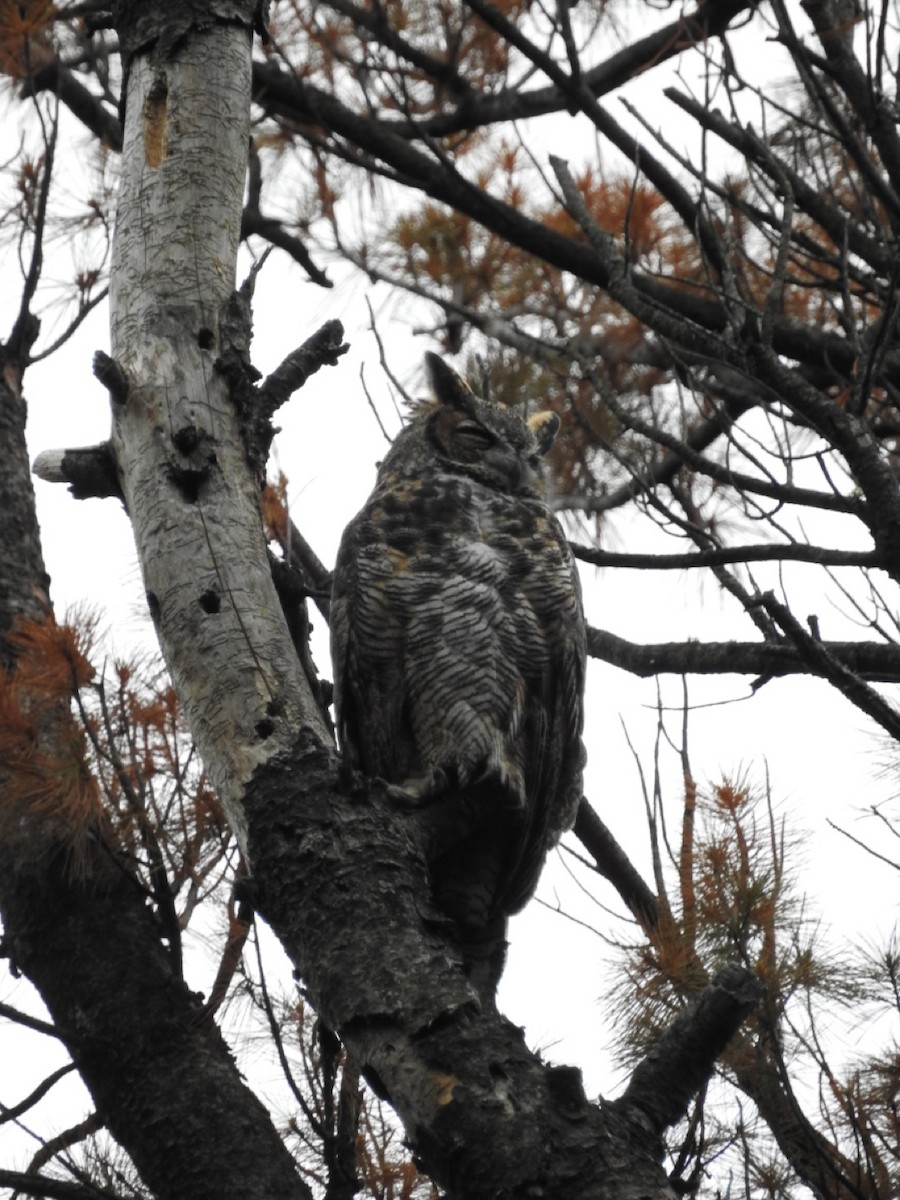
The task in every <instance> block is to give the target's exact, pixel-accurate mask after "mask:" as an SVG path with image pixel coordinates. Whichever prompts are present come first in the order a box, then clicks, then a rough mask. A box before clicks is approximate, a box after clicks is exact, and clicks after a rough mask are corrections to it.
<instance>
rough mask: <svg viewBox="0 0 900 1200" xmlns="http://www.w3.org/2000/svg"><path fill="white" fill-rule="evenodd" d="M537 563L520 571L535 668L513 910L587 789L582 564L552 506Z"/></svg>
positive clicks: (540, 531)
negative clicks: (574, 555) (524, 572)
mask: <svg viewBox="0 0 900 1200" xmlns="http://www.w3.org/2000/svg"><path fill="white" fill-rule="evenodd" d="M530 553H531V557H532V560H533V564H534V565H533V569H532V570H531V571H530V572H529V573H528V574H527V575H526V576H525V577H524V578H523V580H522V584H521V597H520V599H519V605H520V608H521V610H522V611H523V612H524V613H525V614H527V618H528V619H527V620H523V621H522V629H523V635H522V636H523V652H522V658H521V661H522V663H523V670H524V671H525V672H526V673H529V672H530V674H529V675H528V676H527V678H528V688H527V696H528V699H527V704H526V710H525V714H524V722H523V726H524V727H523V729H522V731H521V735H520V737H519V740H518V744H519V746H520V747H521V749H522V753H523V754H524V755H525V761H524V762H523V772H524V775H525V778H526V780H527V800H526V806H525V811H524V813H523V814H522V821H521V824H520V826H519V829H518V831H517V836H516V839H515V844H514V846H512V847H510V859H509V870H508V875H507V879H506V882H505V885H504V894H503V897H502V903H503V905H504V907H505V908H506V910H507V911H508V912H516V911H517V910H518V909H520V908H521V907H522V906H523V905H524V904H525V903H526V902H527V900H528V899H529V898H530V896H531V894H532V892H533V891H534V888H535V886H536V884H537V880H538V876H539V875H540V872H541V868H542V866H543V863H544V859H545V857H546V855H547V852H548V850H550V849H551V848H552V847H553V846H554V845H555V844H556V843H557V841H558V840H559V838H560V836H561V835H562V833H564V832H565V830H567V829H569V828H570V827H571V825H572V824H573V822H574V820H575V815H576V812H577V809H578V804H579V801H580V800H581V794H582V769H583V767H584V761H585V753H584V746H583V744H582V740H581V733H582V727H583V720H584V718H583V696H584V676H585V662H586V653H587V648H586V633H585V624H584V615H583V609H582V601H581V587H580V583H579V579H578V573H577V568H576V566H575V562H574V559H573V558H572V554H571V551H570V550H569V547H568V544H567V542H566V539H565V535H564V533H563V530H562V528H561V527H560V525H559V523H558V522H557V521H556V519H555V517H553V516H552V515H551V514H550V513H546V514H545V516H544V517H542V518H541V519H540V520H539V521H538V523H537V526H536V528H535V530H534V536H533V537H532V539H531V541H530Z"/></svg>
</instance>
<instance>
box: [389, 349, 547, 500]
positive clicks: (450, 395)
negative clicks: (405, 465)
mask: <svg viewBox="0 0 900 1200" xmlns="http://www.w3.org/2000/svg"><path fill="white" fill-rule="evenodd" d="M425 363H426V366H427V367H428V373H429V375H430V377H431V386H432V390H433V392H434V403H433V404H430V405H427V406H426V407H424V408H423V409H422V410H421V411H420V413H419V414H417V416H416V417H415V419H414V420H413V422H412V423H411V425H410V426H408V428H407V431H404V432H405V433H406V432H410V433H412V431H413V430H414V429H415V430H416V432H419V431H420V432H421V434H422V435H423V437H424V440H425V443H426V446H427V447H428V450H429V452H430V455H431V456H432V457H433V458H434V459H435V460H436V462H437V463H438V464H440V465H442V466H443V467H444V468H445V469H448V468H449V469H451V470H456V471H458V472H459V473H460V474H464V475H468V476H469V477H470V478H473V479H477V480H478V481H479V482H480V483H484V484H486V485H487V486H488V487H492V488H496V489H497V490H498V491H502V492H510V493H512V494H514V495H518V496H532V497H540V496H542V495H543V494H544V463H543V459H544V455H545V454H546V453H547V451H548V450H549V449H550V447H551V446H552V445H553V443H554V441H555V440H556V435H557V432H558V431H559V425H560V421H559V417H558V416H557V415H556V413H553V412H539V413H535V414H534V415H533V416H531V417H529V418H527V419H526V418H525V417H524V416H523V415H522V413H521V412H520V411H517V410H516V409H515V408H512V407H507V406H506V405H502V404H493V403H491V402H490V401H488V400H482V399H480V398H479V397H478V396H476V395H475V393H474V392H473V391H472V389H471V388H470V387H469V386H468V384H467V383H466V382H465V381H464V380H463V379H461V378H460V376H459V375H457V373H456V372H455V371H454V370H453V368H452V367H450V366H448V365H447V363H445V362H444V360H443V359H442V358H439V357H438V356H437V355H436V354H426V355H425ZM403 436H404V435H403V434H401V438H402V437H403ZM399 440H400V439H398V441H399Z"/></svg>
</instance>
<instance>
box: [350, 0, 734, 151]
mask: <svg viewBox="0 0 900 1200" xmlns="http://www.w3.org/2000/svg"><path fill="white" fill-rule="evenodd" d="M755 6H756V0H721V2H717V0H707V2H706V3H702V4H698V6H697V8H696V9H695V10H694V11H693V12H690V13H686V14H685V15H684V16H682V17H680V18H679V19H678V20H677V21H672V22H670V23H669V24H668V25H664V26H663V27H662V28H661V29H658V30H656V31H655V32H653V33H650V34H647V36H646V37H643V38H639V39H638V40H637V41H635V42H632V43H631V45H630V46H625V47H624V48H623V49H622V50H619V51H617V52H616V53H615V54H613V55H610V57H609V58H607V59H605V60H604V61H603V62H602V63H598V64H597V66H595V67H592V68H591V69H590V70H589V71H585V72H583V73H582V75H581V80H582V82H583V83H584V85H585V87H587V88H588V89H589V91H590V92H591V94H592V95H593V96H595V97H599V96H603V95H606V94H607V93H609V92H612V91H615V89H616V88H618V87H621V86H622V84H624V83H626V82H627V81H628V80H629V79H633V78H634V77H635V76H636V75H640V74H642V73H643V72H644V71H646V70H649V69H651V68H652V67H654V66H656V65H657V64H658V63H661V62H666V61H667V60H668V59H670V58H673V57H675V56H676V55H679V54H683V53H684V52H685V51H687V50H690V49H692V48H693V47H695V46H697V45H699V44H701V43H702V42H704V41H706V40H708V39H710V38H714V37H717V36H719V35H720V34H722V33H724V32H725V31H726V30H727V29H728V28H729V26H730V25H731V24H732V23H733V22H734V20H735V19H736V18H737V17H740V16H741V14H742V13H746V12H748V11H749V10H751V9H752V8H754V7H755ZM329 7H330V8H334V9H335V10H336V11H338V12H340V13H342V14H344V15H345V16H349V17H350V18H351V19H352V20H353V21H354V23H356V24H357V25H360V26H362V27H363V28H365V29H367V30H370V31H373V32H374V31H375V26H376V24H377V19H378V18H377V16H375V15H373V14H372V13H370V12H369V11H368V10H360V9H359V8H358V7H357V6H356V5H352V4H348V3H346V2H344V0H341V2H340V3H338V2H335V0H331V2H330V3H329ZM378 36H379V38H380V39H381V37H382V35H381V34H380V32H379V33H378ZM385 44H388V45H389V44H390V43H388V42H387V41H386V39H385ZM392 48H394V49H395V50H396V52H397V53H398V54H400V55H401V56H402V57H404V58H406V59H407V61H409V62H411V63H413V65H414V66H417V67H419V68H421V69H423V70H425V71H426V72H427V73H428V74H429V75H430V76H431V77H432V78H434V79H436V80H438V81H439V82H441V83H447V84H448V86H451V87H453V88H454V89H456V90H461V91H463V90H464V91H465V94H464V98H463V100H462V101H461V102H460V103H459V104H458V105H457V106H456V107H455V108H452V109H449V110H448V111H446V112H443V113H439V114H437V115H436V116H433V117H427V118H425V119H423V120H422V121H409V120H406V119H400V118H392V119H389V120H388V121H387V122H386V123H387V124H388V125H389V127H390V128H391V129H392V130H396V132H398V133H400V134H401V135H404V136H409V137H412V138H420V137H422V136H423V135H425V136H427V137H434V138H439V137H446V136H448V135H450V134H453V133H463V132H467V131H469V130H474V129H483V128H486V127H487V126H489V125H495V124H499V123H501V122H503V123H505V122H507V121H522V120H525V119H527V118H529V117H541V116H546V115H548V114H550V113H557V112H564V111H566V109H567V108H568V107H569V106H570V104H571V99H570V97H569V95H568V93H567V90H566V89H563V88H560V87H557V86H555V85H551V86H550V87H541V88H531V89H525V88H517V89H506V90H502V91H500V92H498V93H497V94H496V95H484V94H476V93H474V92H473V91H472V90H471V87H468V88H467V85H466V81H463V82H462V85H461V86H460V85H458V84H457V83H456V79H457V78H458V77H457V76H456V74H455V72H452V73H450V74H449V76H448V73H447V68H446V64H444V63H441V62H437V63H436V61H435V60H434V59H432V58H431V57H430V56H428V55H423V54H421V53H420V52H418V51H417V50H416V49H415V48H414V47H411V46H409V44H408V43H404V44H402V45H395V46H393V47H392Z"/></svg>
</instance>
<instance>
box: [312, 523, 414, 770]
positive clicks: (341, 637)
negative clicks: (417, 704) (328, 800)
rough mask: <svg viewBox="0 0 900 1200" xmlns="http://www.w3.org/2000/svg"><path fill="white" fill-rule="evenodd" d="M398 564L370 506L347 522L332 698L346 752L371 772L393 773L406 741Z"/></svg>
mask: <svg viewBox="0 0 900 1200" xmlns="http://www.w3.org/2000/svg"><path fill="white" fill-rule="evenodd" d="M397 567H398V564H397V562H396V561H395V556H394V555H392V553H391V550H390V548H389V547H388V546H387V545H386V544H385V542H384V540H383V538H382V535H381V532H380V530H379V529H378V528H377V527H376V526H375V524H374V523H373V521H372V514H371V511H370V508H369V506H367V507H366V508H364V509H363V510H362V511H361V512H360V513H359V515H358V516H357V517H356V518H354V520H353V521H351V522H350V524H349V525H348V526H347V528H346V530H345V531H344V536H343V538H342V540H341V545H340V549H339V551H338V556H337V561H336V563H335V570H334V579H333V584H332V602H331V657H332V664H333V667H334V705H335V714H336V717H337V729H338V736H339V738H340V742H341V749H342V752H343V753H344V754H345V755H346V756H347V757H348V758H349V761H350V762H351V763H352V764H353V765H354V766H355V767H357V768H358V769H359V770H361V771H362V772H363V773H364V774H365V775H367V776H370V777H372V778H381V779H387V780H389V779H392V778H395V777H396V775H395V773H396V772H397V771H399V770H402V768H403V764H404V761H405V759H406V757H407V753H408V748H409V737H408V730H407V729H406V728H405V726H406V724H407V723H408V722H407V719H406V717H405V715H404V708H405V703H404V695H405V681H404V657H405V655H404V628H403V625H404V622H403V617H402V613H400V612H398V611H397V608H396V606H395V605H392V603H391V590H392V588H391V584H392V580H393V577H394V575H395V574H396V571H397Z"/></svg>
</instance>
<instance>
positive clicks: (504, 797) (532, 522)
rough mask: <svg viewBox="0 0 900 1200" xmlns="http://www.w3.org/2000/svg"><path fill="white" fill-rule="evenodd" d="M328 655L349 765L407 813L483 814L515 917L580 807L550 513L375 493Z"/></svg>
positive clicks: (431, 483)
mask: <svg viewBox="0 0 900 1200" xmlns="http://www.w3.org/2000/svg"><path fill="white" fill-rule="evenodd" d="M332 650H333V658H334V668H335V705H336V710H337V717H338V728H339V733H340V737H341V740H342V745H343V749H344V752H345V753H347V754H349V755H350V756H351V758H352V759H353V760H354V761H355V763H356V765H357V766H358V767H359V768H360V769H361V770H362V771H363V772H364V773H365V774H366V775H368V776H370V777H377V778H380V779H382V780H384V781H386V782H387V783H389V784H393V785H395V786H396V787H397V789H398V791H400V790H402V791H403V792H404V793H406V794H408V795H409V796H410V797H411V798H413V799H419V800H420V801H423V802H424V801H425V799H426V798H427V797H430V796H438V795H441V794H445V793H447V792H449V791H453V792H456V793H459V794H460V795H461V796H462V795H465V794H466V793H467V792H468V793H469V794H470V795H472V796H476V797H477V798H478V800H479V802H487V803H489V804H490V806H491V807H492V808H493V809H495V810H496V811H495V812H492V813H490V814H486V819H490V820H491V821H492V822H494V823H495V824H496V822H497V820H502V821H504V822H507V826H506V827H507V836H508V841H509V845H508V847H507V851H506V853H507V862H506V864H505V866H504V868H503V873H504V874H505V876H506V878H505V880H504V882H503V888H502V891H503V896H502V897H498V898H497V902H498V904H502V907H503V908H504V909H505V911H506V912H513V911H516V909H518V908H519V907H521V905H522V904H524V903H525V901H526V900H527V899H528V897H529V896H530V894H531V892H532V890H533V889H534V886H535V883H536V881H537V875H538V873H539V872H540V868H541V864H542V862H543V858H544V855H545V854H546V851H547V849H548V848H549V847H550V846H551V845H553V844H554V843H555V842H556V840H557V839H558V837H559V835H560V833H561V832H562V831H563V830H564V829H566V828H567V827H568V826H569V825H570V824H571V822H572V820H573V819H574V816H575V809H576V807H577V804H578V801H579V799H580V796H581V771H582V765H583V757H584V755H583V749H582V744H581V728H582V692H583V682H584V668H585V632H584V622H583V617H582V611H581V596H580V589H579V584H578V578H577V574H576V571H575V566H574V563H573V561H572V557H571V554H570V551H569V549H568V546H567V545H566V542H565V538H564V535H563V532H562V529H561V528H560V526H559V524H558V522H557V521H556V519H555V518H554V516H553V515H552V513H551V512H550V511H549V509H548V508H547V507H546V506H545V505H544V504H543V503H542V502H540V501H536V500H530V499H523V498H522V497H521V496H511V495H507V494H505V493H503V492H499V491H496V490H494V489H491V488H488V487H485V486H483V485H481V484H479V483H478V482H476V481H474V480H472V479H468V478H466V477H464V476H461V475H457V474H452V473H446V474H443V473H440V472H436V473H434V474H431V475H430V476H429V477H428V478H407V477H393V478H392V477H387V478H382V479H380V480H379V486H378V487H377V488H376V490H375V492H374V493H373V494H372V496H371V497H370V499H369V501H368V503H367V504H366V506H365V508H364V509H363V510H362V511H361V512H360V513H359V515H358V516H357V517H356V518H355V519H354V520H353V521H352V522H351V524H350V525H349V526H348V527H347V530H346V532H345V534H344V538H343V541H342V543H341V548H340V551H339V554H338V562H337V566H336V570H335V591H334V597H333V607H332ZM507 818H508V821H507Z"/></svg>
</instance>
